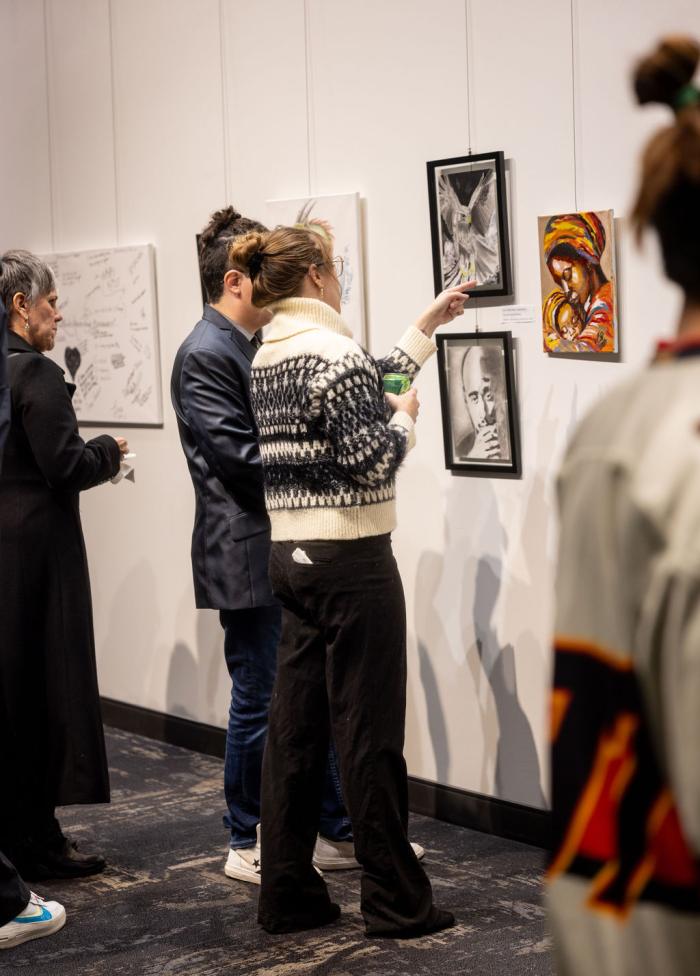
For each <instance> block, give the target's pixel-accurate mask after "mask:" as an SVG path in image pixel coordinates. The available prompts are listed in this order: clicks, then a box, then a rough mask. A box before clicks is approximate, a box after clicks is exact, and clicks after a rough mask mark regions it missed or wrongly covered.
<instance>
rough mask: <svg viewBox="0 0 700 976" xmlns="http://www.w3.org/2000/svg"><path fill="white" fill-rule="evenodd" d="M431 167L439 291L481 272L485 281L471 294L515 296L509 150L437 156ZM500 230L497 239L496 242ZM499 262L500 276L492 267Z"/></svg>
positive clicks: (435, 278)
mask: <svg viewBox="0 0 700 976" xmlns="http://www.w3.org/2000/svg"><path fill="white" fill-rule="evenodd" d="M427 167H428V202H429V206H430V231H431V236H432V249H433V282H434V285H435V294H436V295H437V294H439V293H440V292H441V291H442V290H443V289H444V288H446V287H448V286H449V285H450V284H458V283H459V281H460V280H461V281H465V280H467V279H468V277H470V276H471V275H470V272H472V271H475V272H476V277H477V280H478V278H479V277H483V276H485V280H484V281H482V283H481V284H477V285H476V287H475V288H474V289H472V290H471V291H470V293H469V294H470V295H474V296H477V297H484V298H494V297H499V296H508V295H512V294H513V275H512V262H511V253H510V236H509V233H508V199H507V193H506V179H505V157H504V155H503V152H502V151H501V150H498V151H496V152H489V153H475V154H473V155H469V156H454V157H452V158H451V159H434V160H432V161H431V162H429V163H428V164H427ZM490 173H493V174H494V177H493V179H491V178H489V175H488V174H490ZM441 180H442V181H443V182H442V183H441ZM482 180H484V182H483V183H482ZM480 185H481V190H480V191H479V186H480ZM441 186H442V187H443V190H442V192H441V191H440V187H441ZM477 191H478V192H477ZM475 194H476V195H477V196H476V199H474V197H475ZM494 208H495V214H494V213H493V210H494ZM479 225H481V226H479ZM470 228H473V229H474V231H475V232H472V231H470ZM494 231H495V233H496V234H497V241H496V242H493V240H492V238H493V233H494ZM496 254H497V255H498V257H497V258H496ZM477 258H478V260H477ZM472 259H474V260H472ZM496 260H497V262H498V277H497V278H495V279H494V278H493V277H492V272H491V269H492V267H493V265H494V264H495V263H496Z"/></svg>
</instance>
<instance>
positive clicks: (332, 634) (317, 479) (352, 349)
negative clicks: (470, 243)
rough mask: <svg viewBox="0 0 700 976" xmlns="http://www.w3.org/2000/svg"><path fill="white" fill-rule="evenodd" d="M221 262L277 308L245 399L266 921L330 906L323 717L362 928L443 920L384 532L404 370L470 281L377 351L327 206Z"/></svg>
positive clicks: (410, 426)
mask: <svg viewBox="0 0 700 976" xmlns="http://www.w3.org/2000/svg"><path fill="white" fill-rule="evenodd" d="M231 262H232V264H233V265H234V266H236V267H240V268H241V269H243V270H245V272H246V274H247V275H248V276H249V278H250V280H251V282H252V302H253V304H254V305H255V306H257V307H258V308H267V307H269V308H270V309H271V311H272V312H273V318H272V322H271V324H270V326H269V330H268V332H267V334H266V335H265V338H264V339H263V344H262V347H261V348H260V350H259V351H258V353H257V354H256V357H255V359H254V361H253V367H252V370H251V403H252V406H253V412H254V414H255V418H256V421H257V426H258V431H259V435H260V451H261V455H262V462H263V467H264V470H265V501H266V504H267V510H268V513H269V515H270V522H271V534H272V549H271V555H270V579H271V582H272V588H273V591H274V593H275V596H276V597H277V598H278V600H279V601H280V603H281V604H282V636H281V639H280V646H279V651H278V658H277V678H276V680H275V687H274V691H273V695H272V703H271V706H270V720H269V729H268V740H267V746H266V748H265V757H264V761H263V784H262V888H261V894H260V900H259V907H258V921H259V922H260V924H261V925H262V926H263V928H265V929H266V930H267V931H268V932H273V933H276V932H293V931H297V930H300V929H307V928H313V927H316V926H321V925H326V924H328V923H331V922H333V921H335V920H336V919H337V918H338V916H339V915H340V909H339V907H338V905H337V904H335V903H334V902H332V901H331V900H330V897H329V893H328V889H327V887H326V884H325V881H324V880H323V879H322V878H321V877H319V875H318V873H317V872H316V871H314V869H313V863H312V857H313V851H314V844H315V841H316V827H315V824H316V823H317V822H318V816H319V810H320V804H321V796H322V788H323V780H324V766H325V760H326V752H327V743H328V737H329V733H332V736H333V740H334V742H335V746H336V749H337V752H338V758H339V760H340V776H341V782H342V785H343V795H344V796H345V801H346V803H347V807H348V810H349V812H350V818H351V820H352V827H353V833H354V837H355V852H356V856H357V860H358V861H359V862H360V864H361V865H362V868H363V872H362V880H361V910H362V914H363V916H364V920H365V926H366V932H367V934H368V935H379V936H391V937H396V938H402V937H403V938H406V937H412V936H413V937H415V936H420V935H426V934H428V933H430V932H435V931H438V930H439V929H444V928H447V927H448V926H450V925H452V924H453V922H454V916H453V915H452V914H451V913H450V912H448V911H444V910H442V909H439V908H437V907H436V906H435V904H434V903H433V897H432V889H431V886H430V881H429V880H428V877H427V875H426V873H425V871H424V870H423V868H422V866H421V864H420V862H419V860H418V858H417V856H416V852H415V850H414V849H413V848H412V847H411V844H410V842H409V840H408V837H407V827H408V787H407V779H406V763H405V761H404V757H403V743H404V728H405V708H406V609H405V604H404V596H403V589H402V586H401V578H400V576H399V572H398V568H397V566H396V561H395V559H394V556H393V553H392V549H391V532H392V530H393V529H394V528H395V526H396V501H395V479H396V474H397V471H398V468H399V466H400V465H401V463H402V461H403V460H404V458H405V456H406V453H407V451H408V450H409V448H410V447H411V446H412V444H413V442H414V439H415V434H414V425H415V421H416V417H417V415H418V400H417V396H416V391H415V390H413V389H411V390H409V391H408V393H405V394H403V395H401V396H392V395H387V396H386V397H385V395H384V392H383V380H382V377H383V374H385V373H391V372H398V373H404V374H406V375H408V376H409V377H410V378H411V380H413V379H414V378H415V376H416V375H417V373H418V371H419V369H420V367H421V365H422V364H423V363H424V362H425V361H426V360H427V359H428V358H429V357H430V356H431V355H432V353H433V352H434V351H435V344H434V342H433V340H432V335H433V333H434V331H435V329H436V328H437V326H438V325H441V324H442V323H444V322H449V321H451V320H452V319H453V318H454V317H455V316H456V315H458V314H461V312H462V311H463V306H464V302H465V301H466V300H467V295H466V294H465V293H464V292H465V291H466V289H467V288H468V287H473V282H468V283H465V284H464V285H462V286H459V287H457V288H452V289H449V290H448V291H445V292H442V293H441V295H440V296H439V297H438V298H437V299H435V301H434V302H433V303H432V304H431V305H430V306H429V308H428V309H427V310H426V311H425V313H424V314H423V315H422V316H421V317H420V318H419V319H418V321H417V323H416V325H415V326H412V327H411V328H409V329H408V330H407V331H406V332H405V333H404V335H403V336H402V337H401V339H400V340H399V342H398V343H397V345H396V347H395V348H394V349H393V350H392V352H391V353H390V354H389V356H388V357H386V359H383V360H374V359H373V358H372V357H371V356H370V355H369V354H368V353H367V352H365V350H364V349H362V348H361V347H360V346H359V345H358V344H357V343H356V342H355V341H354V340H353V338H352V334H351V332H350V329H349V328H348V326H347V325H346V324H345V322H344V321H343V319H342V318H341V315H340V300H341V286H340V281H339V278H340V276H341V275H342V273H343V260H342V258H341V257H338V256H336V257H334V256H333V241H332V237H331V235H330V233H329V229H328V228H326V227H324V226H322V225H320V224H313V223H312V224H310V225H307V226H302V227H294V228H289V227H282V228H277V229H276V230H274V231H271V232H270V233H268V234H263V233H259V232H257V233H256V232H253V233H250V234H247V235H246V236H245V237H242V238H240V240H238V241H236V242H235V243H234V244H233V245H232V248H231Z"/></svg>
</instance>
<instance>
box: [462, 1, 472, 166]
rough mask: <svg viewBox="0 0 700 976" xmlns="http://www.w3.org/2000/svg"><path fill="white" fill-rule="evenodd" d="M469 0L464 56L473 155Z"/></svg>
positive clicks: (468, 137)
mask: <svg viewBox="0 0 700 976" xmlns="http://www.w3.org/2000/svg"><path fill="white" fill-rule="evenodd" d="M469 24H470V16H469V0H464V55H465V62H466V65H467V141H468V144H469V151H468V155H469V156H471V154H472V95H471V59H470V57H469Z"/></svg>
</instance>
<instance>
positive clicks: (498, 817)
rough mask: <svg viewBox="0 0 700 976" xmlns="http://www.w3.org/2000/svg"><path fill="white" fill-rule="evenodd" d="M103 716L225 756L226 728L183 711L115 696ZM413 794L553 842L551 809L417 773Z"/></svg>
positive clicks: (496, 830) (474, 824)
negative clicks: (184, 714) (434, 780)
mask: <svg viewBox="0 0 700 976" xmlns="http://www.w3.org/2000/svg"><path fill="white" fill-rule="evenodd" d="M102 715H103V718H104V722H105V725H111V726H112V727H114V728H116V729H121V730H122V731H124V732H134V733H135V734H136V735H144V736H146V737H147V738H149V739H155V740H156V741H158V742H167V743H169V744H170V745H174V746H183V747H184V748H185V749H192V750H193V751H194V752H201V753H203V754H204V755H207V756H216V757H217V758H219V759H222V758H223V756H224V752H225V749H226V732H225V730H224V729H221V728H219V727H218V726H216V725H207V724H206V723H204V722H194V721H193V720H192V719H189V718H183V717H182V716H180V715H167V714H165V713H164V712H157V711H155V710H153V709H151V708H142V707H141V706H139V705H129V704H128V703H126V702H120V701H116V700H115V699H113V698H103V699H102ZM408 798H409V806H410V809H411V811H412V812H413V813H421V814H423V815H425V816H427V817H434V818H435V819H436V820H444V821H446V822H447V823H452V824H456V825H457V826H459V827H469V828H471V829H472V830H481V831H483V832H484V833H487V834H495V835H496V836H498V837H507V838H508V839H509V840H517V841H521V842H522V843H524V844H532V845H533V846H535V847H543V848H547V849H548V848H549V846H550V824H551V816H550V813H549V811H548V810H538V809H536V808H534V807H527V806H523V805H522V804H520V803H511V802H509V801H508V800H499V799H498V798H497V797H492V796H484V795H483V794H481V793H472V792H470V791H469V790H460V789H457V788H456V787H454V786H442V785H441V784H439V783H431V782H429V781H428V780H424V779H419V778H418V777H417V776H409V778H408Z"/></svg>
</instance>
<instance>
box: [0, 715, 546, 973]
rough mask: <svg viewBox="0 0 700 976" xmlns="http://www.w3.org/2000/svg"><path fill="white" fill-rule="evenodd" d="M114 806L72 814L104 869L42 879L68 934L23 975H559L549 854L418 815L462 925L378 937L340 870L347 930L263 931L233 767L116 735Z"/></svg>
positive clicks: (46, 946)
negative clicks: (230, 849)
mask: <svg viewBox="0 0 700 976" xmlns="http://www.w3.org/2000/svg"><path fill="white" fill-rule="evenodd" d="M108 749H109V757H110V771H111V778H112V787H113V803H112V805H111V807H84V808H78V807H72V808H68V809H65V810H63V811H62V812H61V814H62V815H61V823H62V825H63V827H64V829H65V828H68V829H69V831H70V833H71V835H72V836H73V837H74V838H76V839H77V840H78V841H79V842H80V845H81V847H82V849H83V850H90V849H95V848H96V847H98V846H99V847H100V848H102V849H103V850H104V851H105V853H106V855H107V858H108V861H109V865H108V868H107V870H106V871H105V873H104V874H103V875H99V876H97V877H96V878H94V879H87V880H84V881H76V882H50V883H49V882H46V883H41V884H39V883H37V884H35V887H36V888H37V889H38V891H39V894H42V895H43V896H44V897H46V898H55V899H57V900H59V901H61V902H62V903H63V904H64V905H65V906H66V910H67V913H68V921H67V923H66V927H65V928H64V929H63V931H62V932H60V933H58V934H57V935H55V936H50V937H48V938H46V939H39V940H36V941H34V942H29V943H25V944H24V945H23V946H20V947H18V948H16V949H13V950H7V951H6V952H3V953H2V956H1V957H0V972H1V973H3V974H5V973H12V974H15V973H16V974H18V976H73V974H80V976H98V974H99V976H102V974H104V976H107V974H109V976H219V974H236V976H255V974H263V973H264V974H266V976H307V974H318V976H323V974H328V976H405V974H416V976H423V974H433V973H434V974H440V976H453V974H454V976H457V974H460V976H461V974H465V973H474V974H480V976H491V974H493V976H521V974H522V976H524V974H537V976H540V974H549V973H551V959H550V954H549V942H548V939H547V937H546V934H545V921H544V912H543V909H542V905H541V899H540V884H541V873H542V864H543V857H542V853H541V852H540V851H538V850H536V849H534V848H531V847H527V846H525V845H523V844H516V843H512V842H510V841H504V840H501V839H499V838H496V837H491V836H489V835H487V834H481V833H477V832H474V831H469V830H463V829H460V828H459V827H453V826H450V825H449V824H445V823H440V822H438V821H434V820H429V819H426V818H424V817H414V818H413V820H412V826H411V836H412V838H413V839H414V840H416V841H418V842H419V843H421V844H423V846H424V847H425V848H426V851H427V853H426V858H425V862H424V863H425V866H426V869H427V871H428V874H429V875H430V877H431V879H432V882H433V887H434V890H435V894H436V901H437V902H438V903H439V904H440V905H441V906H443V907H444V908H449V909H451V910H452V911H453V912H454V913H455V915H456V916H457V925H456V926H455V928H453V929H450V930H448V931H446V932H441V933H439V934H438V935H435V936H431V937H427V938H423V939H420V940H417V941H413V942H395V941H389V940H381V941H375V940H370V939H366V938H365V937H364V935H363V927H362V922H361V918H360V915H359V911H358V907H359V873H358V872H357V871H344V872H342V873H341V872H335V873H327V874H326V878H327V879H328V882H329V886H330V889H331V895H332V897H333V899H334V900H335V901H338V902H339V903H340V905H341V908H342V911H343V915H342V917H341V920H340V922H339V923H338V924H336V925H333V926H330V927H328V928H325V929H320V930H317V931H314V932H309V933H303V934H300V935H294V936H269V935H266V934H265V933H264V932H263V931H262V930H261V929H260V928H259V927H258V926H257V925H256V923H255V909H256V902H257V893H258V889H257V887H255V886H252V885H248V884H242V883H240V882H237V881H230V880H229V879H227V878H226V877H225V875H224V873H223V864H224V855H225V853H226V833H225V831H224V828H223V826H222V824H221V807H222V798H223V795H222V763H221V762H220V761H219V760H217V759H211V758H209V757H206V756H201V755H199V754H197V753H193V752H189V751H187V750H185V749H178V748H175V747H173V746H166V745H162V744H160V743H157V742H153V741H151V740H150V739H143V738H140V737H138V736H135V735H129V734H126V733H123V732H118V731H114V730H110V731H109V734H108Z"/></svg>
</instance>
